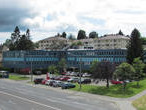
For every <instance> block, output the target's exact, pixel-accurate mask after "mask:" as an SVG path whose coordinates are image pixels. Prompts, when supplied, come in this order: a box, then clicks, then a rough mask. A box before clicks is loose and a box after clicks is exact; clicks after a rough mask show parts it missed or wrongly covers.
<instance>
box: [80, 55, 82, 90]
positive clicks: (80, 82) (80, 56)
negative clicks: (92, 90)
mask: <svg viewBox="0 0 146 110" xmlns="http://www.w3.org/2000/svg"><path fill="white" fill-rule="evenodd" d="M81 72H82V68H81V56H80V89H79V90H81V88H82V86H81Z"/></svg>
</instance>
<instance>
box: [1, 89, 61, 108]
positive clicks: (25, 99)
mask: <svg viewBox="0 0 146 110" xmlns="http://www.w3.org/2000/svg"><path fill="white" fill-rule="evenodd" d="M0 94H4V95H9V96H12V97H15V98H18V99H21V100H24V101H28V102H31V103H34V104H37V105H40V106H44V107H47V108H52V109H54V110H61V109H59V108H56V107H52V106H49V105H45V104H42V103H39V102H36V101H33V100H30V99H27V98H22V97H20V96H17V95H13V94H9V93H5V92H3V91H0Z"/></svg>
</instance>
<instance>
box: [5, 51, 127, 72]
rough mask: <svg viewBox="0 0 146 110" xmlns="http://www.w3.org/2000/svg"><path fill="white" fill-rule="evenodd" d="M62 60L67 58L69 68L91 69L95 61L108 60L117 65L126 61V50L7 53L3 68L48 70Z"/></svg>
mask: <svg viewBox="0 0 146 110" xmlns="http://www.w3.org/2000/svg"><path fill="white" fill-rule="evenodd" d="M61 58H65V59H66V61H67V66H68V67H77V68H78V67H79V65H80V62H81V63H82V69H89V68H90V65H91V63H92V62H93V61H95V60H97V61H102V60H108V61H111V62H114V63H116V64H120V63H122V62H125V61H126V50H122V49H111V50H72V51H71V50H70V51H43V50H34V51H7V52H4V53H3V66H4V67H7V68H13V69H14V68H15V69H23V68H31V67H32V68H33V69H38V68H40V69H42V68H48V66H50V65H58V62H59V61H60V59H61Z"/></svg>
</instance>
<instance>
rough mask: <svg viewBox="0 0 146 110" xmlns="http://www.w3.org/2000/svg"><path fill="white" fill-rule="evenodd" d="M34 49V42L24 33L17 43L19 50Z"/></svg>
mask: <svg viewBox="0 0 146 110" xmlns="http://www.w3.org/2000/svg"><path fill="white" fill-rule="evenodd" d="M33 49H34V43H33V42H32V41H31V40H29V39H28V37H26V35H25V34H24V35H22V37H21V38H20V39H19V42H18V44H17V50H33Z"/></svg>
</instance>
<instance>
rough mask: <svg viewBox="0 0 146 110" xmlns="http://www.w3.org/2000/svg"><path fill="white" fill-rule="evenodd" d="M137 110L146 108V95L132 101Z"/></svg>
mask: <svg viewBox="0 0 146 110" xmlns="http://www.w3.org/2000/svg"><path fill="white" fill-rule="evenodd" d="M132 104H133V105H134V107H136V108H137V110H146V95H145V96H142V97H141V98H139V99H137V100H135V101H133V103H132Z"/></svg>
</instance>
